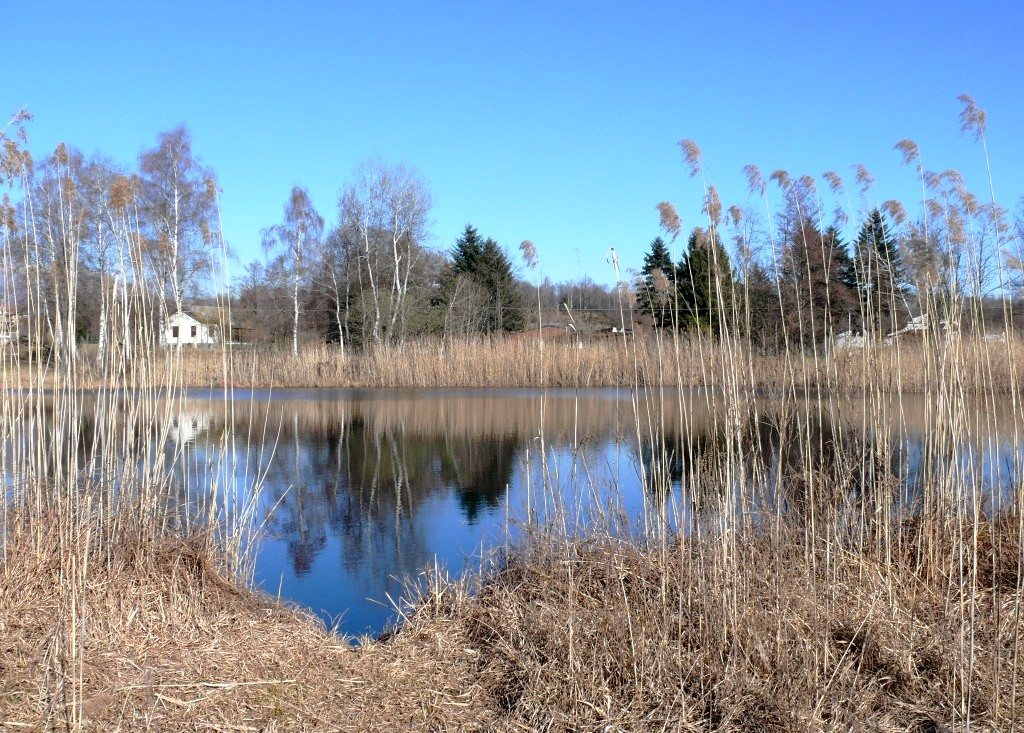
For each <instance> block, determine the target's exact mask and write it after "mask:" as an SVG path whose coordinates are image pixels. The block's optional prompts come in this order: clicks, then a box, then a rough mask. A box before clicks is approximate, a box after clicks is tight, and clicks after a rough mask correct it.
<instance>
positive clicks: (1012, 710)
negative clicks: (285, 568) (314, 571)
mask: <svg viewBox="0 0 1024 733" xmlns="http://www.w3.org/2000/svg"><path fill="white" fill-rule="evenodd" d="M1019 519H1020V518H1019V517H1017V516H1013V515H1005V516H1003V517H1001V518H1000V520H999V521H997V522H994V523H992V524H984V525H983V526H982V527H981V528H980V530H979V531H978V532H977V533H976V531H975V529H974V528H971V527H967V526H963V525H958V524H957V523H956V522H955V521H946V520H942V519H939V518H938V517H936V518H933V519H931V520H928V521H924V520H922V521H918V522H909V523H906V524H904V525H902V526H901V527H899V528H897V530H896V531H895V534H894V536H893V539H894V540H895V541H894V542H893V543H892V545H890V546H889V547H888V549H889V550H891V552H887V551H884V550H882V551H880V550H879V546H878V545H876V544H875V543H874V542H865V543H861V544H860V547H859V549H858V543H857V542H855V541H853V538H847V539H849V540H850V541H849V542H844V541H841V540H839V539H838V538H836V537H832V538H831V539H830V540H829V541H828V542H825V541H823V540H816V539H815V538H813V537H810V536H808V534H807V533H806V532H805V531H802V530H801V529H799V528H797V527H795V526H790V527H787V528H785V529H784V530H783V531H781V532H773V533H772V534H771V536H766V535H763V534H759V533H757V532H750V533H746V534H743V535H742V536H740V537H736V538H733V540H730V541H729V542H728V543H726V545H727V546H728V548H729V550H728V552H725V553H723V551H722V548H723V547H724V546H726V545H723V543H722V538H720V537H718V538H712V537H706V538H704V539H701V540H700V541H684V542H671V543H668V544H656V545H645V544H643V543H639V544H638V543H631V542H617V541H614V540H612V539H610V538H608V537H604V538H591V539H576V540H572V541H569V542H566V541H564V538H558V537H551V536H544V535H542V534H541V535H536V536H534V538H533V540H532V541H529V542H527V543H526V544H525V545H524V546H523V547H521V548H520V549H519V550H518V551H516V552H515V553H514V554H512V555H511V556H509V557H507V558H506V559H505V561H504V562H502V563H501V564H500V566H498V567H495V568H494V569H492V570H491V571H489V572H488V573H487V574H486V575H485V576H484V577H483V578H481V579H480V580H479V584H478V585H476V586H475V591H476V592H475V593H473V594H471V593H469V592H468V590H469V584H468V583H454V582H448V581H446V580H444V579H443V578H435V579H434V581H435V582H434V583H433V584H432V589H431V591H430V592H429V593H428V594H427V595H426V596H425V597H424V599H423V600H422V602H421V603H420V605H419V606H418V608H417V610H416V612H415V614H414V615H412V616H411V618H410V620H409V621H408V622H407V623H406V624H405V625H404V627H403V628H402V629H401V631H400V632H399V633H397V634H395V635H394V636H391V637H390V638H388V639H386V640H383V641H379V642H372V643H367V644H365V645H363V646H360V647H356V648H353V647H350V646H349V644H348V642H347V640H344V639H341V638H338V637H336V636H334V635H332V634H330V633H327V632H325V631H324V630H323V628H322V627H320V626H319V625H318V623H316V622H315V621H314V620H312V619H310V618H309V617H307V616H305V615H304V614H303V613H301V612H297V611H294V610H289V609H285V608H282V607H281V606H279V605H277V604H276V603H274V602H272V601H270V600H268V599H266V598H261V597H258V596H254V595H253V594H251V593H250V592H248V591H246V590H245V589H244V588H240V587H239V586H238V585H237V584H236V583H234V582H233V581H232V580H231V578H230V576H229V575H228V574H226V573H225V572H224V570H223V569H222V568H221V567H220V566H219V565H218V563H217V562H216V561H215V560H214V558H215V556H216V555H215V554H214V555H211V554H210V553H209V549H208V547H207V546H206V545H205V544H204V542H203V540H202V539H201V538H199V537H194V538H192V539H191V540H189V541H182V540H181V539H180V538H175V537H166V538H164V539H163V540H161V541H159V542H155V543H149V542H147V543H146V545H145V547H138V546H133V544H132V539H130V538H128V537H124V538H119V539H118V542H116V543H115V544H116V546H117V547H118V548H120V549H119V550H118V551H117V552H114V553H113V554H112V555H110V556H108V557H89V558H88V559H89V560H90V562H92V563H94V564H95V568H94V569H91V570H89V571H85V570H84V569H83V572H88V575H89V581H88V582H87V583H86V584H85V587H84V593H83V594H82V595H81V596H80V597H79V599H78V603H79V606H80V610H78V611H74V609H68V608H65V607H64V606H63V604H64V603H65V599H64V598H62V594H61V593H60V592H59V588H60V587H61V582H62V580H61V572H62V569H61V563H60V562H58V561H57V560H56V558H55V556H54V555H53V554H49V555H46V554H43V555H39V554H37V553H35V552H23V551H22V550H23V549H25V548H22V546H21V543H22V542H23V541H28V540H29V539H30V538H25V537H15V538H12V541H10V542H9V543H8V552H9V554H10V558H11V560H10V561H9V562H8V563H7V564H6V565H5V566H4V568H3V570H2V572H0V591H2V593H3V599H4V602H3V604H2V606H0V628H2V630H3V635H2V638H3V654H2V658H3V660H4V662H3V665H2V666H0V689H2V690H3V692H2V694H0V712H2V715H0V727H2V728H4V729H7V730H48V729H63V728H64V727H65V726H66V725H67V721H68V719H69V718H72V717H73V718H74V721H75V726H77V725H80V726H81V727H82V728H84V729H88V730H161V731H174V730H183V731H184V730H353V731H356V730H384V729H392V730H393V729H416V730H510V731H511V730H576V731H608V730H616V731H633V730H749V731H764V730H780V731H781V730H851V729H858V730H915V731H939V730H956V729H961V728H963V727H964V726H965V725H966V724H967V722H968V721H970V723H971V724H973V725H974V726H975V727H976V728H977V729H979V730H1008V729H1010V728H1011V727H1012V726H1013V725H1014V724H1016V725H1019V724H1021V723H1022V722H1024V710H1021V706H1022V703H1024V701H1021V700H1019V699H1018V697H1019V690H1020V687H1021V682H1022V680H1021V672H1020V669H1019V665H1018V664H1017V659H1016V655H1017V648H1018V636H1019V633H1020V629H1019V624H1018V620H1019V611H1020V609H1019V602H1020V598H1019V592H1020V552H1021V549H1022V548H1021V544H1020V533H1019ZM45 539H46V540H47V541H51V542H57V541H58V540H59V538H58V537H56V536H52V537H47V538H45ZM809 543H810V544H809ZM808 553H812V554H813V555H814V557H815V558H816V562H808V559H809V554H808ZM965 579H966V580H967V582H964V580H965ZM69 611H72V612H75V613H76V614H77V615H78V616H79V617H80V618H81V624H80V625H79V626H78V628H77V633H79V634H80V635H81V638H80V639H79V640H78V648H79V656H77V657H76V658H73V659H71V660H62V659H61V657H60V655H59V654H56V653H55V650H56V648H57V646H58V645H59V643H60V640H55V638H54V636H53V631H52V626H53V619H54V617H55V616H58V615H61V614H66V613H68V612H69ZM968 619H969V623H967V620H968ZM75 710H77V711H79V713H78V714H77V716H73V715H72V713H73V711H75ZM75 726H71V727H75Z"/></svg>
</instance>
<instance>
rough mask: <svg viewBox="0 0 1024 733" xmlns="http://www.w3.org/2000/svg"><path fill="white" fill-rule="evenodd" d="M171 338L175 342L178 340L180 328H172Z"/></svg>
mask: <svg viewBox="0 0 1024 733" xmlns="http://www.w3.org/2000/svg"><path fill="white" fill-rule="evenodd" d="M171 338H172V339H174V340H175V341H177V340H178V327H177V326H171Z"/></svg>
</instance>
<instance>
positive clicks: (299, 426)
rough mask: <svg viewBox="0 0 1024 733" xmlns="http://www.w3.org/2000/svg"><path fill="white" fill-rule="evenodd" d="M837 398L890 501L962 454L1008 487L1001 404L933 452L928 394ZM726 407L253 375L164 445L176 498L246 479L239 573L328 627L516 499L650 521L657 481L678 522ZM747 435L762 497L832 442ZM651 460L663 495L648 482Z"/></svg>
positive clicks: (208, 397)
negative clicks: (249, 558) (250, 504)
mask: <svg viewBox="0 0 1024 733" xmlns="http://www.w3.org/2000/svg"><path fill="white" fill-rule="evenodd" d="M680 399H681V400H682V406H681V407H680ZM839 407H841V409H839ZM839 407H837V406H835V405H828V404H821V403H815V410H816V411H817V412H818V413H820V414H827V415H829V424H835V422H834V420H835V418H834V416H835V415H836V414H839V413H842V414H843V415H845V417H844V418H843V419H844V420H845V422H846V423H847V424H850V425H853V426H857V425H858V424H863V423H864V422H865V421H864V415H865V411H866V410H872V411H873V412H872V416H873V419H872V420H871V421H870V423H871V426H872V428H871V430H872V431H873V432H874V433H884V434H879V435H875V437H874V440H875V441H876V442H878V443H879V444H884V446H885V448H886V450H885V451H884V458H883V459H882V460H883V463H884V464H885V466H884V472H885V473H886V475H887V476H890V477H896V478H897V479H898V483H899V486H900V489H899V491H898V493H899V494H900V496H899V497H898V500H899V501H902V502H906V503H913V502H914V501H915V492H917V491H919V487H920V485H921V483H922V481H923V480H924V478H923V477H924V476H925V474H926V473H927V471H928V469H929V467H930V466H931V467H934V465H935V464H936V462H939V463H942V464H944V465H947V466H949V465H960V466H962V467H963V471H964V472H968V473H970V475H971V476H976V477H978V478H977V481H978V484H979V487H981V486H982V485H983V486H984V487H985V490H986V491H987V492H989V495H991V494H992V492H995V493H996V494H997V495H998V494H999V493H1000V492H1003V493H1005V492H1006V491H1010V490H1011V489H1012V486H1013V480H1014V476H1016V475H1017V470H1016V467H1017V466H1018V465H1019V463H1020V459H1021V454H1020V450H1019V447H1018V446H1017V445H1016V443H1015V442H1014V438H1013V436H1014V434H1015V432H1016V431H1015V429H1014V425H1015V423H1014V422H1013V421H1012V420H1011V419H1009V418H1000V419H999V420H996V419H995V418H993V417H992V411H991V410H989V411H985V410H978V411H976V413H974V414H976V418H975V423H976V427H977V430H975V431H973V432H972V433H971V435H974V437H973V438H972V437H966V438H964V439H963V442H962V444H959V445H956V446H953V447H952V448H951V449H948V448H950V447H949V446H947V445H944V444H940V443H937V442H935V441H930V440H929V431H930V425H931V424H932V423H933V418H934V415H933V413H934V410H933V409H932V408H933V407H934V406H929V404H928V403H927V401H926V400H925V399H924V398H907V397H906V396H905V397H904V398H903V400H902V401H901V402H900V403H899V405H898V406H895V407H891V406H879V405H866V404H865V403H863V402H856V401H854V402H846V403H843V404H842V405H840V406H839ZM725 408H726V406H725V404H724V402H723V400H722V399H721V398H720V397H712V396H710V395H708V394H707V393H703V392H692V393H685V394H684V395H678V394H676V393H674V392H667V393H660V392H655V393H654V394H652V395H651V396H650V398H649V399H643V398H638V397H637V396H636V395H634V394H633V393H632V392H631V391H630V390H627V389H604V390H600V389H598V390H593V389H591V390H545V391H540V390H449V391H413V390H387V391H383V390H363V391H361V390H274V391H272V392H271V391H267V390H263V391H261V390H256V391H239V392H236V393H235V395H234V402H233V403H232V404H231V405H230V406H226V405H225V402H224V399H223V395H222V394H221V393H219V392H213V393H203V392H197V391H191V392H189V393H188V394H187V395H186V398H185V399H183V400H182V401H181V402H180V404H179V408H178V409H177V410H176V412H175V413H174V417H173V420H172V425H171V429H170V440H169V441H168V447H167V450H168V455H171V456H173V460H174V461H175V464H176V466H177V471H178V476H179V479H181V480H182V482H183V483H185V477H187V484H188V495H189V496H193V497H194V496H201V495H202V493H203V491H204V488H203V487H204V484H205V483H208V482H210V481H211V480H212V478H211V477H213V476H216V477H218V480H221V481H223V480H227V481H230V482H234V483H235V484H236V485H237V486H239V487H241V490H242V491H243V492H244V491H246V490H248V487H249V486H251V485H252V484H253V482H254V481H258V483H259V485H260V486H261V490H260V492H259V503H258V512H257V521H258V522H259V523H260V524H261V525H262V526H263V528H264V530H265V531H264V532H263V533H262V535H261V539H260V542H259V545H258V548H257V550H256V554H255V580H256V584H257V585H258V586H259V587H260V588H261V589H262V590H263V591H264V592H266V593H268V594H270V595H273V596H280V597H281V598H282V599H286V600H288V601H291V602H295V603H298V604H301V605H302V606H305V607H307V608H309V609H310V610H312V611H313V612H315V613H316V614H319V615H320V616H321V617H322V618H323V619H324V620H325V622H326V623H327V624H328V625H336V626H337V628H338V629H339V630H340V631H342V632H344V633H347V634H352V635H359V634H376V633H380V632H381V631H383V630H384V629H385V628H386V627H387V626H388V625H389V624H391V623H394V622H395V621H396V620H398V618H399V614H398V611H397V610H396V604H397V603H398V602H399V599H400V598H401V597H402V596H403V594H404V592H405V591H406V589H407V586H406V583H407V582H408V580H409V579H410V578H415V577H416V576H417V575H418V574H419V573H420V572H421V571H422V570H423V569H424V568H426V567H428V566H433V565H435V564H436V565H439V566H442V567H445V568H446V569H447V570H448V572H449V573H451V574H454V575H458V574H460V573H462V572H464V571H465V570H466V569H467V568H471V567H472V566H474V564H476V563H477V562H479V561H480V558H481V557H482V553H484V552H485V551H486V550H488V549H489V548H493V547H495V546H497V545H500V544H501V543H503V542H506V541H508V540H509V539H512V540H514V539H515V536H516V533H517V522H519V521H521V520H522V519H523V518H524V517H525V515H526V512H527V511H530V512H532V513H533V514H534V515H537V514H541V515H545V516H547V517H549V518H550V517H552V516H557V517H559V519H560V521H562V522H563V523H565V524H567V525H575V524H576V523H578V522H580V521H586V518H587V517H590V518H593V517H595V516H609V515H614V516H615V518H616V519H621V518H626V519H628V520H629V521H631V522H633V523H634V524H635V525H636V526H640V525H642V524H643V523H644V522H645V521H654V520H651V519H650V518H649V514H650V513H649V512H647V511H645V508H650V507H651V506H652V505H654V504H658V502H656V501H652V497H654V496H655V495H658V496H661V498H662V502H661V505H662V506H663V505H664V503H665V502H669V503H671V504H672V505H673V510H672V511H670V512H660V513H659V514H658V516H659V517H660V519H661V520H662V521H664V522H666V523H667V524H668V525H670V526H672V527H676V528H678V526H679V525H680V523H684V524H687V525H688V524H689V523H690V522H691V521H692V518H691V517H692V516H693V507H692V502H689V500H686V502H684V501H681V500H680V496H681V495H683V494H685V492H682V491H680V487H681V484H683V483H685V481H686V479H685V477H686V476H689V477H691V479H693V478H694V477H696V476H699V475H700V474H701V472H702V471H712V472H713V470H714V469H713V467H712V466H711V465H710V464H707V465H706V464H704V463H700V462H699V461H700V457H701V456H702V455H705V454H709V452H712V448H713V447H714V446H715V445H716V438H715V435H716V426H720V424H721V422H722V419H723V416H724V415H725V411H726V409H725ZM879 412H882V413H885V414H884V415H882V419H875V418H877V414H876V413H879ZM637 416H639V420H638V419H637ZM986 420H987V421H991V425H989V424H987V423H985V421H986ZM879 426H885V429H884V430H879ZM819 430H820V425H819ZM750 432H751V434H752V436H753V438H752V442H751V444H750V446H756V449H757V452H759V453H760V454H761V455H768V456H769V459H768V464H769V465H770V466H773V467H774V468H772V470H770V471H768V472H766V475H767V476H768V478H765V479H764V480H763V483H764V484H765V485H764V486H763V487H762V488H763V489H764V494H765V496H766V497H769V498H768V500H769V501H771V502H773V503H772V506H775V504H774V502H776V501H778V500H779V499H778V497H774V498H772V497H770V495H771V494H772V492H773V490H778V486H776V485H775V484H777V483H778V481H779V478H778V477H781V476H783V475H784V474H785V470H784V469H785V467H786V465H787V463H788V464H791V465H794V466H797V467H799V466H802V465H806V463H805V462H806V460H807V456H806V455H798V453H799V451H796V449H795V448H794V447H793V446H794V445H796V444H799V445H805V444H808V443H809V444H813V445H819V446H825V447H824V448H820V449H819V454H820V455H819V458H818V459H815V460H818V461H822V460H825V458H823V457H827V456H828V455H830V454H832V453H835V452H836V450H835V447H834V445H835V444H837V443H836V441H837V440H838V439H836V438H835V437H834V436H825V437H822V438H820V439H817V438H816V439H815V440H812V441H795V442H794V441H791V440H789V439H787V435H789V433H787V432H786V430H785V429H783V428H782V427H780V426H779V425H778V423H777V421H776V423H770V422H769V421H765V422H764V423H758V424H757V425H756V426H755V427H754V428H753V429H752V430H751V431H750ZM750 446H748V448H749V449H750V450H754V448H751V447H750ZM828 446H832V447H828ZM936 446H939V447H940V448H941V450H936ZM748 448H745V449H744V450H746V449H748ZM226 450H229V451H230V452H231V453H232V461H231V462H230V464H229V465H228V467H226V468H225V465H226V464H225V463H224V462H223V461H222V460H221V459H222V458H223V455H224V452H225V451H226ZM826 462H827V461H826ZM215 466H216V468H212V467H215ZM872 470H873V471H877V470H879V469H878V468H873V469H872ZM659 475H660V476H662V477H663V480H662V482H661V483H662V486H663V487H664V488H666V489H667V493H668V494H669V495H670V496H668V497H666V496H665V494H666V491H661V492H658V491H656V490H655V488H654V487H655V485H656V484H658V483H659V481H658V479H657V477H658V476H659ZM771 476H775V477H776V478H774V479H773V478H771ZM773 482H774V483H773ZM673 502H674V503H673Z"/></svg>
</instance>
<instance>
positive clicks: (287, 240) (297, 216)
mask: <svg viewBox="0 0 1024 733" xmlns="http://www.w3.org/2000/svg"><path fill="white" fill-rule="evenodd" d="M323 232H324V220H323V217H321V216H320V214H318V213H317V211H316V209H315V208H314V207H313V202H312V200H310V198H309V192H308V191H306V189H304V188H302V187H301V186H295V187H294V188H292V192H291V195H290V196H289V197H288V203H287V204H285V207H284V221H283V222H282V223H281V224H278V225H277V226H274V227H271V228H270V229H267V230H266V231H264V232H263V248H264V250H266V252H267V253H268V254H272V255H274V256H275V258H276V260H277V262H279V263H280V266H281V267H282V269H284V270H286V271H287V272H288V273H289V274H290V275H291V281H292V282H291V286H292V353H293V354H298V353H299V287H300V286H301V285H302V283H303V282H304V281H305V279H306V269H307V260H308V258H309V256H310V255H311V254H312V253H314V252H315V251H316V250H317V249H319V246H320V240H321V238H322V237H323Z"/></svg>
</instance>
